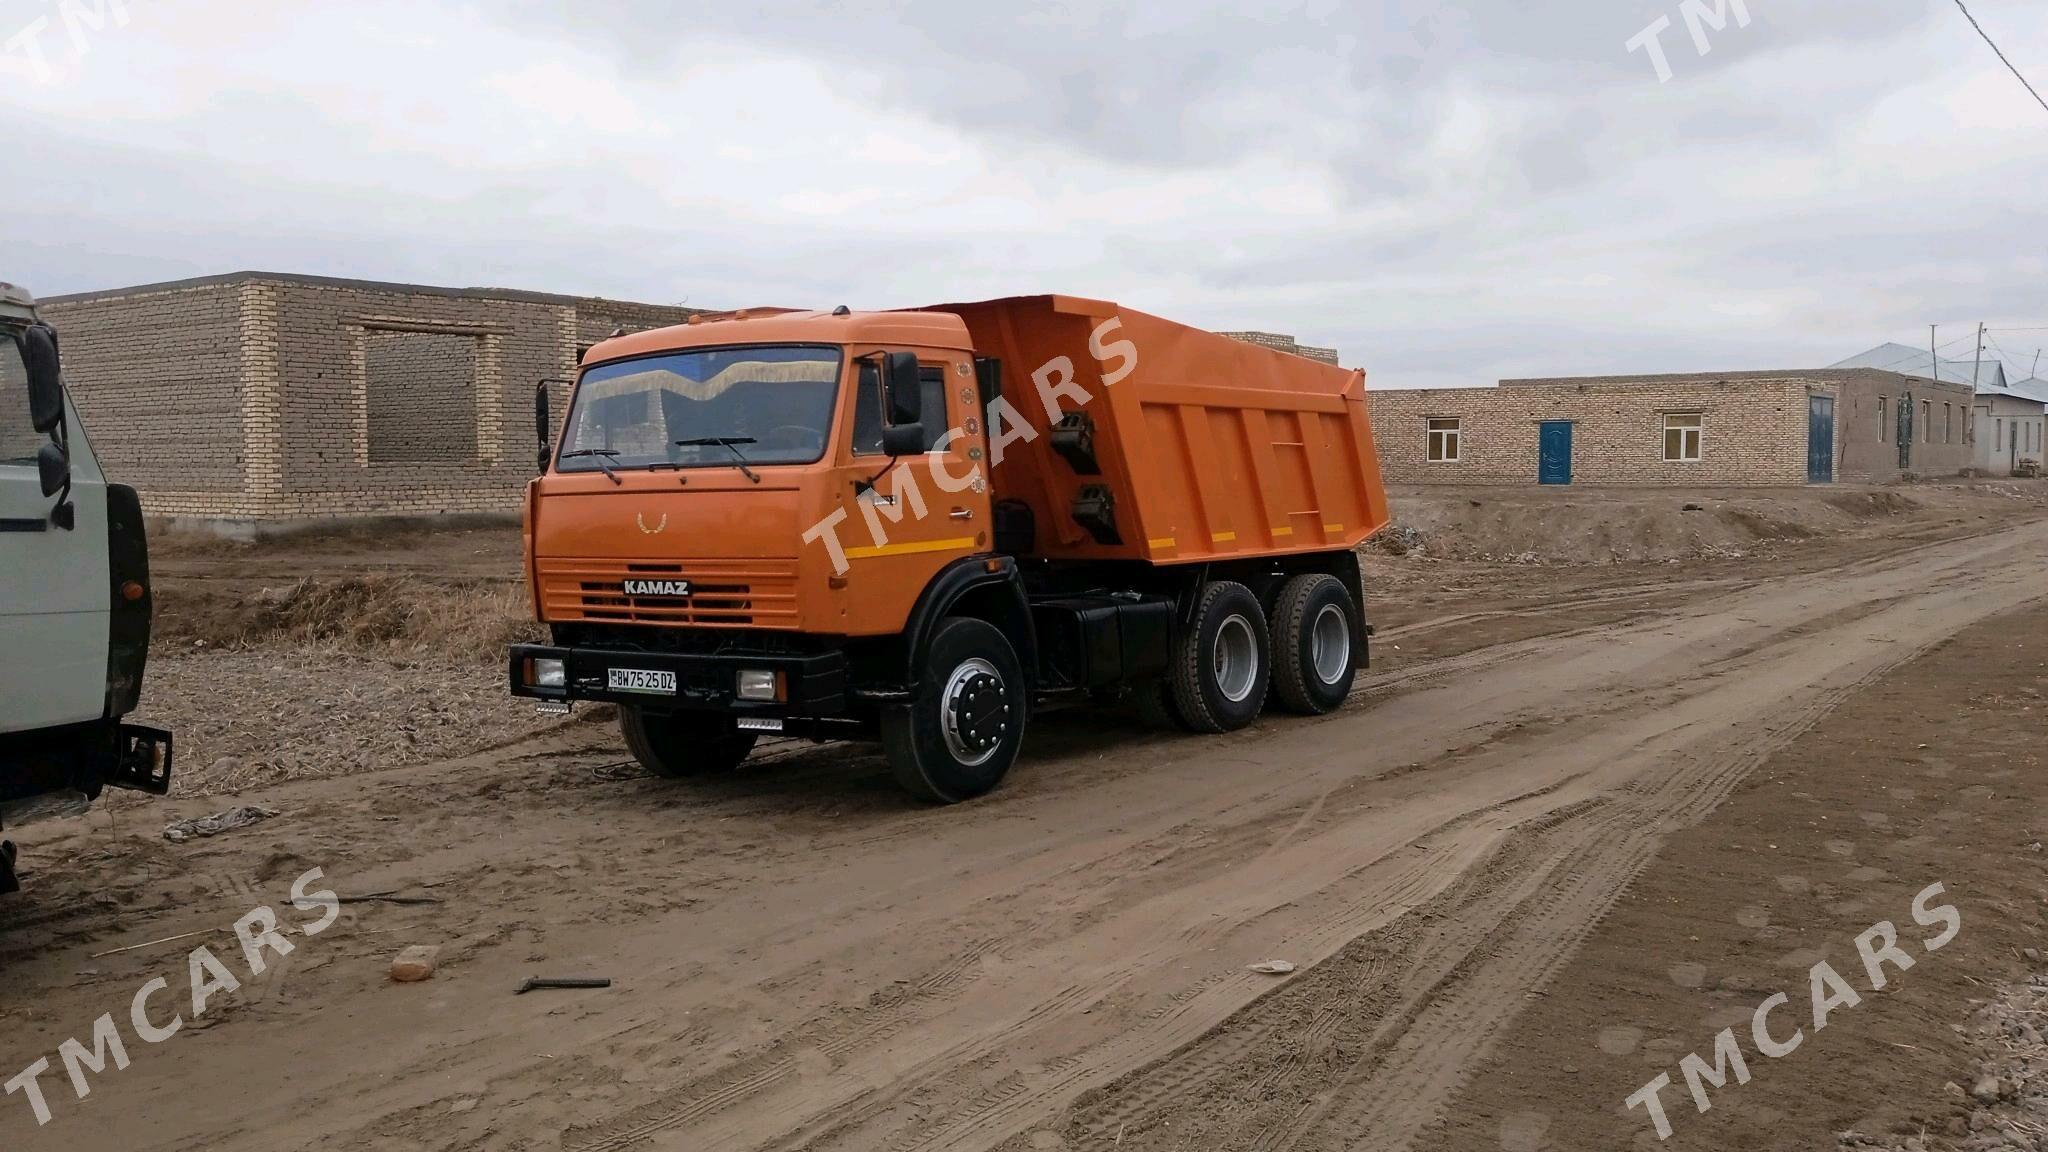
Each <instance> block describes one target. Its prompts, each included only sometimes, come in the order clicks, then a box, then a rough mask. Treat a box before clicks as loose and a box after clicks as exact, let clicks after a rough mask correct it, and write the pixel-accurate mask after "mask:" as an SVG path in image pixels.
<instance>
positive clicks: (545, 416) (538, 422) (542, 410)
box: [533, 380, 555, 472]
mask: <svg viewBox="0 0 2048 1152" xmlns="http://www.w3.org/2000/svg"><path fill="white" fill-rule="evenodd" d="M554 426H555V422H554V420H553V419H552V418H551V417H550V415H549V413H548V382H547V381H545V380H543V381H541V382H540V383H538V384H536V385H534V386H533V436H534V439H535V440H537V441H539V442H540V450H539V453H538V455H537V457H536V460H537V462H538V464H539V466H540V470H541V471H543V472H545V471H547V470H548V449H549V448H550V447H552V445H550V444H549V443H548V433H549V432H551V431H553V430H554Z"/></svg>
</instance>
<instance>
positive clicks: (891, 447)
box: [882, 424, 929, 456]
mask: <svg viewBox="0 0 2048 1152" xmlns="http://www.w3.org/2000/svg"><path fill="white" fill-rule="evenodd" d="M927 443H929V442H928V441H927V440H926V439H925V434H924V425H922V424H891V425H889V426H888V427H887V428H884V429H882V452H883V454H885V455H889V456H922V455H923V454H924V451H925V446H926V444H927Z"/></svg>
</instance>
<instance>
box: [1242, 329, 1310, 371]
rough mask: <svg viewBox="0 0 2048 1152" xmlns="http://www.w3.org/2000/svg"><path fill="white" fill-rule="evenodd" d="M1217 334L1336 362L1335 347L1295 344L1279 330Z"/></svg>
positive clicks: (1262, 346)
mask: <svg viewBox="0 0 2048 1152" xmlns="http://www.w3.org/2000/svg"><path fill="white" fill-rule="evenodd" d="M1217 335H1218V336H1228V337H1230V338H1231V339H1232V340H1242V341H1244V342H1245V343H1247V344H1257V345H1258V346H1259V347H1261V348H1277V349H1279V350H1280V351H1282V352H1292V353H1293V354H1294V355H1296V356H1306V357H1308V358H1309V359H1311V360H1314V361H1317V362H1318V363H1322V364H1329V365H1333V366H1335V365H1336V364H1337V350H1336V349H1335V348H1319V347H1316V346H1315V345H1312V344H1297V343H1295V342H1294V337H1292V336H1288V335H1286V334H1284V333H1280V332H1218V333H1217Z"/></svg>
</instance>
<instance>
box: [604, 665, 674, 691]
mask: <svg viewBox="0 0 2048 1152" xmlns="http://www.w3.org/2000/svg"><path fill="white" fill-rule="evenodd" d="M605 683H606V684H607V685H608V686H610V688H611V690H612V691H614V692H651V693H656V694H659V695H663V696H673V695H675V694H676V674H675V673H673V672H652V671H648V670H647V669H644V668H611V669H607V670H606V672H605Z"/></svg>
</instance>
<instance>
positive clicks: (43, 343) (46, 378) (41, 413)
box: [21, 324, 64, 432]
mask: <svg viewBox="0 0 2048 1152" xmlns="http://www.w3.org/2000/svg"><path fill="white" fill-rule="evenodd" d="M21 353H22V360H23V362H24V363H25V364H27V366H28V414H29V423H30V424H31V425H32V426H33V427H34V428H35V430H36V431H38V432H49V431H52V430H54V429H55V428H56V427H57V426H58V425H59V424H62V423H63V422H64V377H63V375H62V374H61V373H60V372H59V371H58V370H57V333H56V332H55V331H54V330H52V329H51V328H50V326H49V325H47V324H34V325H30V327H29V330H28V332H27V333H26V338H25V339H24V340H23V341H22V345H21Z"/></svg>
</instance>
